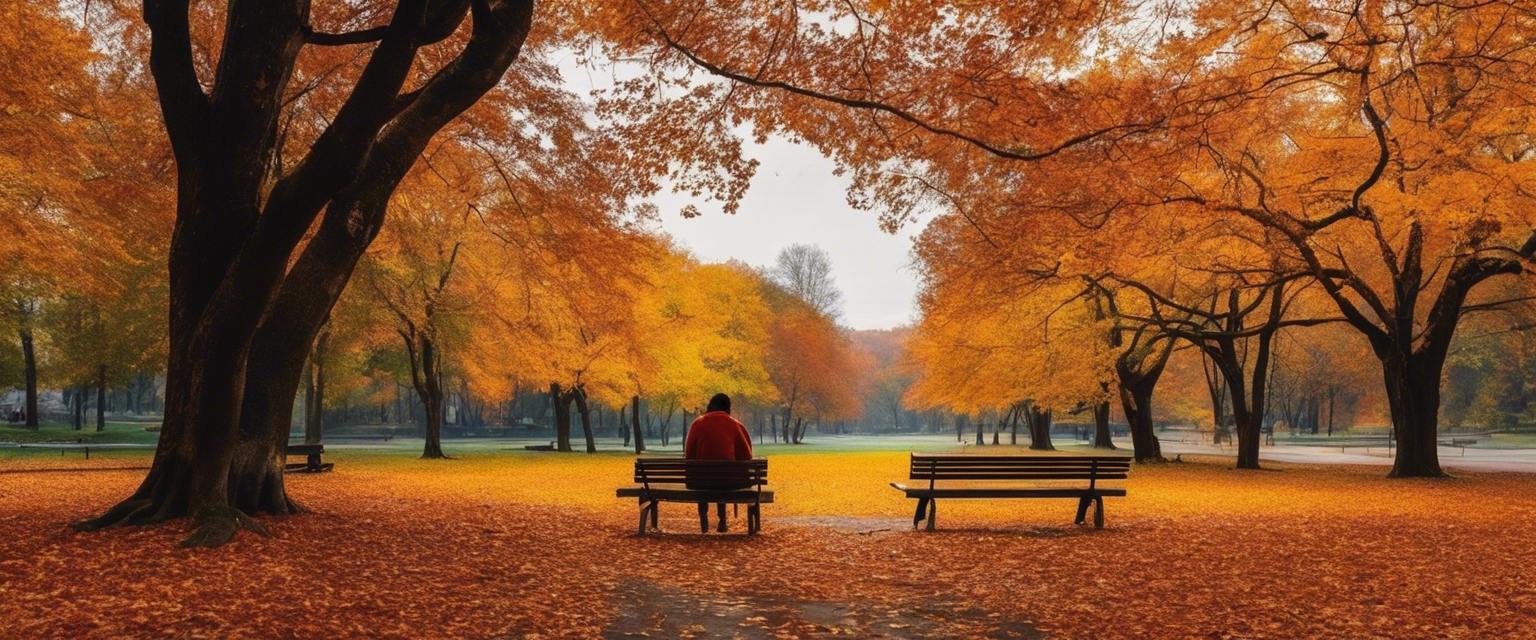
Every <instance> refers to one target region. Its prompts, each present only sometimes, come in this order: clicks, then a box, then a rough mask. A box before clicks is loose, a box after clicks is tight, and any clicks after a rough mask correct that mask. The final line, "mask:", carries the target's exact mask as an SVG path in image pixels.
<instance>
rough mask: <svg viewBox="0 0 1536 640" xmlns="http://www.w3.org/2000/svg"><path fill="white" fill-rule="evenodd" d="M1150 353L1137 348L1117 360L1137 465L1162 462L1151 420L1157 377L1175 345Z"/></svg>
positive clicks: (1161, 372)
mask: <svg viewBox="0 0 1536 640" xmlns="http://www.w3.org/2000/svg"><path fill="white" fill-rule="evenodd" d="M1148 348H1152V349H1153V352H1151V353H1141V352H1140V351H1139V350H1137V349H1130V350H1127V351H1126V352H1125V353H1123V354H1121V356H1120V357H1119V358H1117V359H1116V361H1115V374H1116V377H1117V378H1118V380H1119V383H1120V408H1121V410H1122V411H1124V412H1125V421H1126V425H1127V427H1128V428H1129V429H1130V432H1131V448H1132V451H1133V455H1134V456H1135V458H1136V462H1137V463H1142V464H1144V463H1150V462H1163V461H1164V459H1163V448H1162V444H1161V443H1159V442H1158V441H1157V432H1156V424H1155V423H1154V422H1153V419H1152V392H1153V390H1154V389H1156V388H1157V381H1158V378H1161V377H1162V375H1163V368H1164V367H1165V366H1166V365H1167V364H1168V356H1169V355H1170V354H1171V353H1172V352H1173V348H1172V344H1171V342H1170V344H1168V345H1167V346H1165V347H1163V348H1161V349H1157V348H1153V347H1148Z"/></svg>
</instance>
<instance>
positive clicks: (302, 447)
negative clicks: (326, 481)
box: [284, 444, 336, 473]
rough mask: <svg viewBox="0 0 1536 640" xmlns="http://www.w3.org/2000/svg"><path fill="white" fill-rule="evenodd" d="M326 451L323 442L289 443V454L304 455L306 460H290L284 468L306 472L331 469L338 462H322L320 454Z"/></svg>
mask: <svg viewBox="0 0 1536 640" xmlns="http://www.w3.org/2000/svg"><path fill="white" fill-rule="evenodd" d="M324 453H325V445H323V444H290V445H288V455H289V456H304V457H305V460H304V462H290V463H288V464H287V466H285V467H284V470H286V471H301V472H304V473H319V472H321V471H330V470H331V467H334V466H336V463H334V462H321V461H320V456H321V454H324Z"/></svg>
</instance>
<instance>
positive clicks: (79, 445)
mask: <svg viewBox="0 0 1536 640" xmlns="http://www.w3.org/2000/svg"><path fill="white" fill-rule="evenodd" d="M16 448H18V449H58V450H59V456H60V457H62V456H63V455H64V453H65V452H67V451H82V452H84V453H85V459H86V460H90V459H91V449H92V448H95V449H97V450H101V449H153V448H155V445H152V444H130V443H115V442H113V443H90V442H39V443H22V444H18V445H16Z"/></svg>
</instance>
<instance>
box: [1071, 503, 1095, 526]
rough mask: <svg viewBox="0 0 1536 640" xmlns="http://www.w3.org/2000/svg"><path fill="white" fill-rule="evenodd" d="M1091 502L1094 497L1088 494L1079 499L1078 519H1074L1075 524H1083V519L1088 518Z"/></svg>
mask: <svg viewBox="0 0 1536 640" xmlns="http://www.w3.org/2000/svg"><path fill="white" fill-rule="evenodd" d="M1090 502H1093V498H1090V497H1088V496H1083V497H1081V498H1078V499H1077V519H1076V520H1073V521H1072V522H1073V523H1074V524H1082V523H1083V520H1085V519H1087V518H1088V503H1090Z"/></svg>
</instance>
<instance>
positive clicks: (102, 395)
mask: <svg viewBox="0 0 1536 640" xmlns="http://www.w3.org/2000/svg"><path fill="white" fill-rule="evenodd" d="M106 430H107V365H104V364H103V365H97V367H96V431H98V432H100V431H106Z"/></svg>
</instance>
